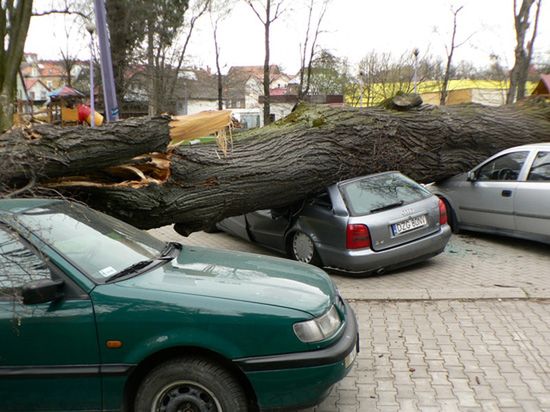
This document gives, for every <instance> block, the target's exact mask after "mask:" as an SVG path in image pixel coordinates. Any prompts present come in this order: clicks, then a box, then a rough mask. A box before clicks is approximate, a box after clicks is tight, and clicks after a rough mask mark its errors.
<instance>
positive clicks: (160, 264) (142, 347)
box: [0, 199, 358, 412]
mask: <svg viewBox="0 0 550 412" xmlns="http://www.w3.org/2000/svg"><path fill="white" fill-rule="evenodd" d="M357 350H358V335H357V323H356V320H355V316H354V314H353V311H352V309H351V308H350V307H349V306H348V304H347V303H346V301H345V300H343V299H342V298H341V297H340V296H339V295H338V292H337V290H336V289H335V287H334V284H333V283H332V281H331V280H330V278H329V277H328V276H327V274H326V273H325V272H323V271H322V270H320V269H317V268H315V267H313V266H309V265H306V264H302V263H295V262H291V261H287V260H285V259H277V258H267V257H264V256H258V255H253V254H246V253H237V252H230V251H218V250H210V249H203V248H198V247H186V246H182V245H180V244H178V243H165V242H161V241H159V240H158V239H156V238H154V237H152V236H150V235H149V234H147V233H146V232H143V231H140V230H137V229H135V228H134V227H132V226H129V225H127V224H125V223H123V222H121V221H119V220H116V219H114V218H112V217H109V216H106V215H104V214H101V213H99V212H96V211H93V210H91V209H89V208H87V207H84V206H81V205H79V204H76V203H71V202H66V201H60V200H50V199H14V200H9V199H6V200H0V410H1V411H26V412H28V411H79V410H83V411H118V410H123V411H148V412H151V411H167V412H168V411H186V412H191V411H201V412H202V411H227V412H239V411H256V410H270V409H287V408H300V407H307V406H311V405H315V404H317V403H319V402H320V401H321V400H322V399H323V398H324V397H325V396H326V395H327V394H328V393H329V391H330V389H331V387H332V386H333V385H334V384H335V383H337V382H338V381H340V380H341V379H342V378H343V377H344V376H345V375H346V374H347V373H348V372H349V370H350V368H351V367H352V364H353V362H354V359H355V355H356V353H357Z"/></svg>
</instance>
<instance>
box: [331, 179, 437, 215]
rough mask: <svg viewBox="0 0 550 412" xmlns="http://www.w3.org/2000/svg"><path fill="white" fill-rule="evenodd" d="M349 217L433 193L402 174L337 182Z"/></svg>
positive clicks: (388, 207)
mask: <svg viewBox="0 0 550 412" xmlns="http://www.w3.org/2000/svg"><path fill="white" fill-rule="evenodd" d="M338 187H339V189H340V192H341V193H342V197H343V198H344V201H345V202H346V206H347V208H348V210H349V212H350V213H351V215H352V216H365V215H369V214H372V213H377V212H381V211H383V210H388V209H391V208H394V207H399V206H401V205H405V204H409V203H414V202H417V201H419V200H422V199H425V198H427V197H430V196H431V195H432V194H431V193H430V192H429V191H428V190H427V189H425V188H424V187H422V186H420V185H419V184H418V183H416V182H415V181H414V180H412V179H409V178H408V177H406V176H403V175H402V174H401V173H383V174H379V175H374V176H367V177H364V178H362V179H359V180H353V181H351V182H342V183H340V184H339V185H338Z"/></svg>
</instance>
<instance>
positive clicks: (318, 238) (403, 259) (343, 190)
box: [218, 172, 451, 273]
mask: <svg viewBox="0 0 550 412" xmlns="http://www.w3.org/2000/svg"><path fill="white" fill-rule="evenodd" d="M218 228H219V229H222V230H224V231H226V232H228V233H231V234H233V235H236V236H239V237H241V238H244V239H246V240H249V241H252V242H256V243H259V244H261V245H263V246H266V247H268V248H271V249H274V250H277V251H279V252H283V253H286V254H287V255H288V256H289V257H291V258H293V259H295V260H298V261H301V262H306V263H311V264H314V265H318V266H322V267H326V268H330V269H333V270H338V271H345V272H350V273H368V272H375V273H382V272H384V271H385V270H388V269H394V268H397V267H401V266H405V265H408V264H412V263H415V262H418V261H422V260H425V259H428V258H430V257H432V256H435V255H437V254H438V253H441V252H442V251H443V249H444V248H445V245H446V244H447V241H448V240H449V237H450V236H451V230H450V228H449V226H448V225H447V215H446V210H445V205H444V204H443V202H442V201H440V200H439V199H438V198H437V197H436V196H433V195H432V194H431V193H430V192H429V191H428V190H427V189H425V188H424V187H422V186H420V185H419V184H418V183H416V182H415V181H413V180H411V179H409V178H407V177H405V176H403V175H402V174H400V173H399V172H386V173H380V174H375V175H370V176H365V177H359V178H355V179H350V180H346V181H342V182H339V183H337V184H335V185H332V186H329V187H328V188H327V189H326V190H325V191H323V192H321V193H319V194H317V195H316V196H314V197H312V198H309V199H306V200H304V201H303V202H300V203H298V204H295V205H292V206H289V207H287V208H283V209H271V210H258V211H256V212H253V213H248V214H246V215H241V216H236V217H231V218H227V219H225V220H222V221H221V222H219V223H218Z"/></svg>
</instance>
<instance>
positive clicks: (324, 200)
mask: <svg viewBox="0 0 550 412" xmlns="http://www.w3.org/2000/svg"><path fill="white" fill-rule="evenodd" d="M313 203H315V204H316V205H319V206H322V207H326V208H327V209H332V201H331V200H330V195H329V194H328V192H327V191H324V192H321V193H318V194H317V195H315V196H314V197H313Z"/></svg>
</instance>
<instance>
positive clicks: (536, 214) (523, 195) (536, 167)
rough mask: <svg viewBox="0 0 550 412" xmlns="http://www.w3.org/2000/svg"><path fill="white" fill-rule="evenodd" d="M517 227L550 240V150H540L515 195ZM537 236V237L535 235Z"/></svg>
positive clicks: (521, 230) (519, 229)
mask: <svg viewBox="0 0 550 412" xmlns="http://www.w3.org/2000/svg"><path fill="white" fill-rule="evenodd" d="M515 217H516V228H517V230H518V231H520V232H525V233H531V234H535V235H537V236H539V235H540V236H543V237H546V238H548V239H549V240H550V151H543V150H541V151H539V152H538V153H537V154H536V155H535V158H534V160H533V163H532V165H531V168H530V169H529V173H528V174H527V178H526V180H525V181H524V182H520V183H519V184H518V189H517V194H516V197H515ZM535 238H536V237H535Z"/></svg>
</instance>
